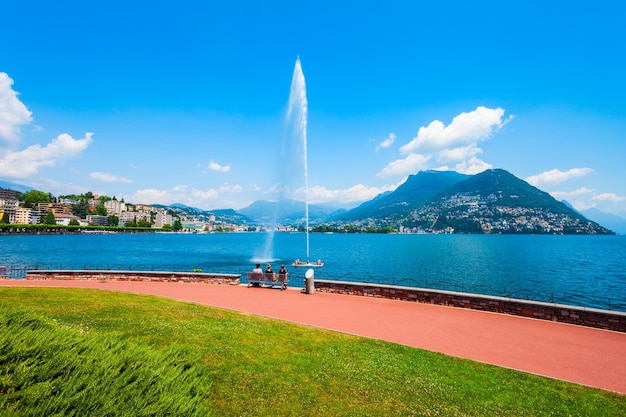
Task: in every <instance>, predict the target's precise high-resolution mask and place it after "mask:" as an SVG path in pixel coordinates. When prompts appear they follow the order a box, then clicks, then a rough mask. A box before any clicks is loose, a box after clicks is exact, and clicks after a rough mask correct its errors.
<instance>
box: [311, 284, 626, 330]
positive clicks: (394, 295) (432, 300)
mask: <svg viewBox="0 0 626 417" xmlns="http://www.w3.org/2000/svg"><path fill="white" fill-rule="evenodd" d="M315 290H316V291H319V292H325V293H335V294H347V295H356V296H365V297H376V298H388V299H394V300H403V301H414V302H418V303H427V304H437V305H444V306H451V307H460V308H469V309H472V310H481V311H489V312H493V313H502V314H511V315H514V316H522V317H530V318H535V319H541V320H550V321H556V322H561V323H569V324H576V325H580V326H587V327H595V328H600V329H606V330H614V331H618V332H625V333H626V313H624V312H620V311H611V310H601V309H596V308H588V307H576V306H569V305H563V304H552V303H543V302H539V301H528V300H520V299H515V298H507V297H496V296H490V295H480V294H469V293H461V292H454V291H443V290H431V289H425V288H413V287H401V286H395V285H379V284H364V283H358V282H348V281H327V280H315Z"/></svg>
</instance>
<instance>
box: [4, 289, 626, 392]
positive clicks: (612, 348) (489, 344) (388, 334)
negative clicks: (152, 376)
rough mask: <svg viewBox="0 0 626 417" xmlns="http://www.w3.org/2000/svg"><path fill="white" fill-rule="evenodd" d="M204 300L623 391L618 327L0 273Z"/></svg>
mask: <svg viewBox="0 0 626 417" xmlns="http://www.w3.org/2000/svg"><path fill="white" fill-rule="evenodd" d="M0 285H5V286H6V285H9V286H10V285H20V286H53V287H73V288H98V289H103V290H116V291H128V292H134V293H141V294H152V295H157V296H162V297H168V298H173V299H178V300H183V301H190V302H194V303H200V304H206V305H211V306H216V307H223V308H227V309H231V310H237V311H241V312H244V313H250V314H254V315H261V316H266V317H271V318H276V319H280V320H286V321H290V322H296V323H302V324H307V325H311V326H315V327H322V328H326V329H330V330H336V331H340V332H344V333H350V334H355V335H359V336H365V337H369V338H375V339H382V340H386V341H390V342H394V343H399V344H403V345H407V346H413V347H416V348H421V349H427V350H430V351H435V352H440V353H445V354H448V355H453V356H458V357H462V358H468V359H473V360H476V361H480V362H485V363H489V364H493V365H498V366H503V367H506V368H512V369H516V370H520V371H524V372H530V373H533V374H537V375H543V376H547V377H550V378H556V379H561V380H565V381H570V382H575V383H578V384H583V385H588V386H592V387H597V388H602V389H605V390H609V391H615V392H620V393H623V394H626V359H625V358H624V354H625V353H626V334H625V333H618V332H612V331H606V330H599V329H592V328H587V327H581V326H573V325H569V324H563V323H554V322H548V321H543V320H535V319H529V318H523V317H517V316H508V315H504V314H495V313H487V312H482V311H476V310H466V309H461V308H454V307H444V306H436V305H430V304H419V303H413V302H406V301H396V300H386V299H380V298H368V297H360V296H348V295H337V294H323V293H315V294H302V293H301V292H300V291H299V290H295V289H289V290H287V291H280V290H278V289H271V288H253V287H251V288H247V287H245V286H219V285H205V284H183V283H150V282H115V281H107V282H89V281H25V280H0Z"/></svg>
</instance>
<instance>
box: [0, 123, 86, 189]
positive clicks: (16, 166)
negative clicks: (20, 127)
mask: <svg viewBox="0 0 626 417" xmlns="http://www.w3.org/2000/svg"><path fill="white" fill-rule="evenodd" d="M92 135H93V133H89V132H87V133H85V137H84V138H83V139H74V138H72V137H71V136H70V135H68V134H67V133H62V134H60V135H59V136H57V137H56V138H54V139H52V141H51V142H50V143H49V144H47V145H46V146H43V147H42V146H41V145H32V146H29V147H28V148H26V149H24V150H21V151H5V152H4V154H2V155H1V156H0V176H2V177H10V178H26V177H29V176H31V175H34V174H37V173H38V172H39V170H40V169H41V168H43V167H52V166H55V165H56V164H57V162H62V161H65V160H68V159H72V158H75V157H77V156H79V155H80V154H81V152H83V151H84V150H85V149H87V147H88V146H89V144H90V143H91V137H92Z"/></svg>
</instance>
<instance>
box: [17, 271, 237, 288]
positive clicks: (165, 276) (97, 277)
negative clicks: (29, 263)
mask: <svg viewBox="0 0 626 417" xmlns="http://www.w3.org/2000/svg"><path fill="white" fill-rule="evenodd" d="M26 279H27V280H82V281H144V282H189V283H200V284H214V285H239V283H240V282H241V275H240V274H212V273H201V272H164V271H109V270H75V271H70V270H31V271H26Z"/></svg>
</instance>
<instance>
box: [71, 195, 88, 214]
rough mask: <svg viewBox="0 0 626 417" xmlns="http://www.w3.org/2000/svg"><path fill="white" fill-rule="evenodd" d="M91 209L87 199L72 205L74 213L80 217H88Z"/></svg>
mask: <svg viewBox="0 0 626 417" xmlns="http://www.w3.org/2000/svg"><path fill="white" fill-rule="evenodd" d="M88 211H89V205H88V204H87V200H85V199H82V200H80V201H79V202H78V203H76V204H74V205H73V206H72V214H73V215H74V216H76V217H80V218H81V219H84V218H85V217H87V212H88Z"/></svg>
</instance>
